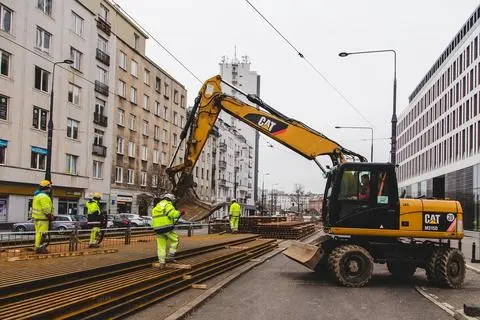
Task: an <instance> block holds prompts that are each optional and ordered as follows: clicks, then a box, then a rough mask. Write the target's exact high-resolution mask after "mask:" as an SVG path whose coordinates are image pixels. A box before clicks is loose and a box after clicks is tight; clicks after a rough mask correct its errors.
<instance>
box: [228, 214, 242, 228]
mask: <svg viewBox="0 0 480 320" xmlns="http://www.w3.org/2000/svg"><path fill="white" fill-rule="evenodd" d="M239 219H240V217H239V216H230V229H232V231H238V220H239Z"/></svg>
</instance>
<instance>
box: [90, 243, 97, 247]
mask: <svg viewBox="0 0 480 320" xmlns="http://www.w3.org/2000/svg"><path fill="white" fill-rule="evenodd" d="M88 247H89V248H98V247H99V245H98V244H96V243H90V244H89V245H88Z"/></svg>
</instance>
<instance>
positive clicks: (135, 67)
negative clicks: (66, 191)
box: [130, 60, 138, 78]
mask: <svg viewBox="0 0 480 320" xmlns="http://www.w3.org/2000/svg"><path fill="white" fill-rule="evenodd" d="M130 73H131V74H132V76H134V77H135V78H138V63H137V61H135V60H132V63H131V64H130Z"/></svg>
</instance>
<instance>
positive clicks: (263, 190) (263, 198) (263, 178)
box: [262, 172, 270, 213]
mask: <svg viewBox="0 0 480 320" xmlns="http://www.w3.org/2000/svg"><path fill="white" fill-rule="evenodd" d="M268 175H270V173H268V172H267V173H264V174H263V177H262V213H263V211H264V210H265V176H268Z"/></svg>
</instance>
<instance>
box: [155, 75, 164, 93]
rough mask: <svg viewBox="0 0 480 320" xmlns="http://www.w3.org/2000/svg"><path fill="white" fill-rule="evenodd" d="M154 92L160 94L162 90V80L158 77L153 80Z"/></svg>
mask: <svg viewBox="0 0 480 320" xmlns="http://www.w3.org/2000/svg"><path fill="white" fill-rule="evenodd" d="M155 90H157V91H158V92H160V91H161V90H162V80H160V78H159V77H156V78H155Z"/></svg>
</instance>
